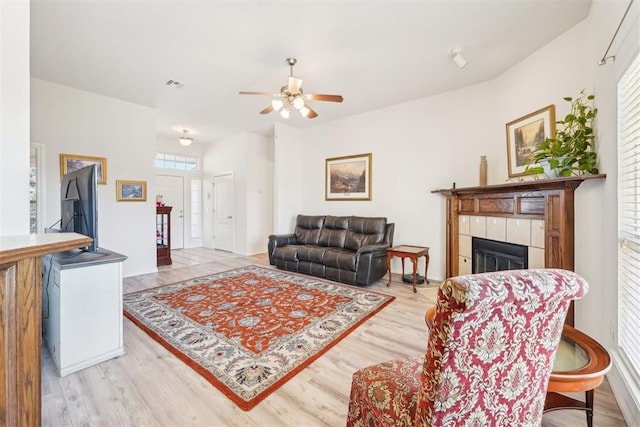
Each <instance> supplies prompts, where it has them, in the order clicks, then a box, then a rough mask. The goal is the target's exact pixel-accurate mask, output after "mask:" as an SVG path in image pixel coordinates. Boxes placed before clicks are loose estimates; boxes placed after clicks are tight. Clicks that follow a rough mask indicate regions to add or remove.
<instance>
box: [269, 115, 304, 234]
mask: <svg viewBox="0 0 640 427" xmlns="http://www.w3.org/2000/svg"><path fill="white" fill-rule="evenodd" d="M300 134H301V132H300V130H299V129H296V128H293V127H291V126H287V125H284V124H282V123H276V124H275V130H274V148H273V158H274V165H278V166H277V167H274V169H273V232H274V233H275V234H287V233H290V232H291V231H293V227H294V225H295V219H296V215H297V214H298V213H302V194H303V181H305V180H306V177H305V178H304V179H302V178H301V177H303V176H305V175H304V174H303V173H302V171H303V169H302V168H301V162H299V161H298V159H299V158H300V157H301V156H302V152H303V146H302V141H301V140H300ZM306 188H307V187H305V189H306Z"/></svg>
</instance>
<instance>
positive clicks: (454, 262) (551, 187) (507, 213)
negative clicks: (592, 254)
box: [433, 174, 606, 325]
mask: <svg viewBox="0 0 640 427" xmlns="http://www.w3.org/2000/svg"><path fill="white" fill-rule="evenodd" d="M605 177H606V175H604V174H601V175H588V176H575V177H567V178H558V179H545V180H535V181H526V182H513V183H506V184H498V185H488V186H483V187H466V188H451V189H446V190H435V191H433V192H434V193H440V194H442V195H443V196H445V197H446V198H447V203H446V209H447V214H446V275H447V277H451V276H457V275H460V274H468V273H470V272H471V259H470V258H471V237H472V236H477V237H483V238H487V239H491V240H497V241H503V242H508V243H517V244H521V245H525V246H528V248H529V249H528V250H529V268H542V267H546V268H563V269H566V270H571V271H573V269H574V206H573V205H574V191H575V189H576V188H578V186H579V185H580V184H581V183H582V182H583V181H585V180H588V179H603V178H605ZM573 316H574V314H573V304H572V305H571V307H570V309H569V314H568V315H567V320H566V323H568V324H569V325H573Z"/></svg>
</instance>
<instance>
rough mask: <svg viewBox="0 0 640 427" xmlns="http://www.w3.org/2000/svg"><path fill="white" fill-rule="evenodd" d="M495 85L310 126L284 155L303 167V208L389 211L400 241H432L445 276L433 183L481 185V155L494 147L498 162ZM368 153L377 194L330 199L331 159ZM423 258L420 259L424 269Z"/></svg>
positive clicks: (435, 271)
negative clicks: (492, 139)
mask: <svg viewBox="0 0 640 427" xmlns="http://www.w3.org/2000/svg"><path fill="white" fill-rule="evenodd" d="M493 86H494V84H493V83H492V82H489V83H485V84H481V85H477V86H473V87H470V88H466V89H462V90H458V91H455V92H450V93H447V94H443V95H438V96H434V97H430V98H424V99H421V100H418V101H414V102H410V103H406V104H401V105H397V106H394V107H390V108H385V109H381V110H377V111H373V112H370V113H366V114H361V115H358V116H352V117H349V118H346V119H344V120H340V121H337V122H332V123H329V124H327V125H324V126H316V127H313V128H308V129H305V130H304V131H303V132H302V138H301V141H300V142H299V144H300V146H301V150H302V154H301V155H300V156H299V158H298V159H294V158H289V159H286V160H285V164H296V163H299V167H300V169H301V170H302V171H304V172H303V173H302V177H303V178H302V179H298V180H291V181H293V182H298V181H300V182H302V183H303V184H302V185H303V191H302V207H303V209H302V211H300V212H299V213H306V214H331V215H362V216H385V217H387V219H388V221H389V222H393V223H395V238H394V243H396V244H400V243H404V244H412V245H421V246H429V247H431V250H430V258H431V260H430V264H429V277H432V278H443V276H444V263H445V258H444V201H445V200H444V198H443V197H442V196H441V195H440V194H433V193H432V192H431V191H432V190H435V189H440V188H449V187H451V186H452V185H453V182H456V185H457V186H472V185H477V184H478V176H479V171H478V167H479V164H480V156H481V155H488V158H489V159H488V161H489V165H490V166H491V165H492V164H495V163H496V162H497V160H496V159H495V156H493V155H492V153H491V152H490V151H489V152H488V151H487V148H486V147H487V138H486V137H485V135H487V134H488V133H490V132H491V129H492V127H493V126H497V127H498V128H499V127H500V125H499V124H498V123H497V122H496V121H495V119H494V118H493V117H494V115H495V109H496V106H497V102H496V100H495V97H493V96H488V94H492V93H493ZM461 146H464V149H463V150H462V149H460V147H461ZM362 153H372V200H371V201H325V194H324V180H325V159H326V158H330V157H338V156H346V155H353V154H362ZM293 154H294V155H295V154H298V153H295V152H293ZM279 160H280V159H279ZM279 169H280V165H278V170H279ZM491 171H492V173H490V174H489V179H490V181H494V180H495V174H494V173H493V169H491ZM279 191H282V189H279ZM284 192H285V193H290V192H293V190H291V191H284ZM292 214H293V212H291V213H288V215H287V214H285V217H289V216H292ZM290 231H291V229H290V230H289V232H290ZM423 263H424V259H420V261H419V268H420V269H422V268H424V264H423ZM392 270H393V271H396V272H397V271H400V261H399V260H397V259H396V260H393V264H392Z"/></svg>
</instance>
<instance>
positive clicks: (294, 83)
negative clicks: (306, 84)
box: [287, 76, 302, 93]
mask: <svg viewBox="0 0 640 427" xmlns="http://www.w3.org/2000/svg"><path fill="white" fill-rule="evenodd" d="M301 87H302V79H299V78H297V77H293V76H289V85H288V87H287V89H289V92H291V93H298V92H300V88H301Z"/></svg>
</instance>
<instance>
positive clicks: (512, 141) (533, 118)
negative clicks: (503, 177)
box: [506, 104, 556, 178]
mask: <svg viewBox="0 0 640 427" xmlns="http://www.w3.org/2000/svg"><path fill="white" fill-rule="evenodd" d="M506 126H507V158H508V161H509V177H510V178H514V177H516V176H523V175H525V173H524V171H525V169H526V168H527V165H528V164H529V161H530V159H531V155H532V153H533V150H535V148H536V146H537V145H538V144H540V143H541V142H543V141H544V140H545V139H546V138H553V137H554V136H555V135H556V114H555V106H554V105H553V104H551V105H549V106H546V107H544V108H541V109H539V110H537V111H534V112H533V113H531V114H527V115H526V116H524V117H520V118H519V119H515V120H513V121H511V122H509V123H507V125H506Z"/></svg>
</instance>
